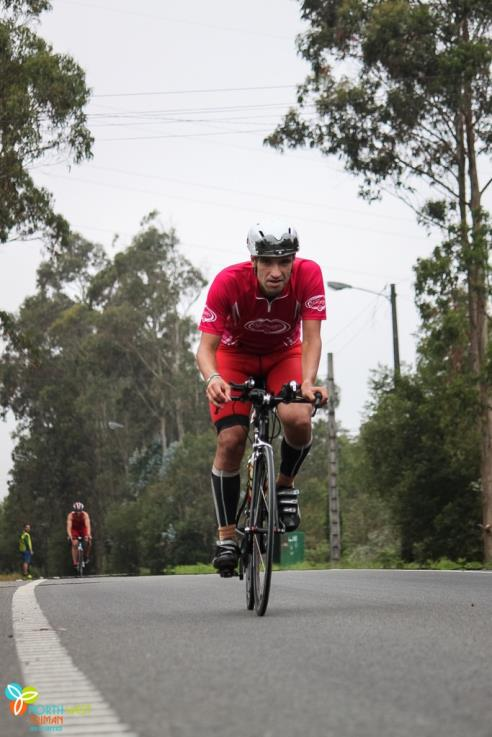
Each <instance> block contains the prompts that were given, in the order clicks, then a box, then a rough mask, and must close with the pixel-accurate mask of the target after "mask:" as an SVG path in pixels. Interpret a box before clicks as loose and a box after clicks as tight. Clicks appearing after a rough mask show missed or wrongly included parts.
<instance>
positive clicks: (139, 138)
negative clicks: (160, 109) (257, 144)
mask: <svg viewBox="0 0 492 737" xmlns="http://www.w3.org/2000/svg"><path fill="white" fill-rule="evenodd" d="M247 133H270V129H269V128H267V129H265V128H252V129H251V130H247V131H213V132H209V133H164V134H162V135H158V136H129V137H121V138H98V139H97V140H98V141H104V142H105V143H107V142H110V141H111V142H114V141H154V140H157V139H160V138H197V137H201V136H230V135H243V134H247Z"/></svg>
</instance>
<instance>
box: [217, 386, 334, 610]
mask: <svg viewBox="0 0 492 737" xmlns="http://www.w3.org/2000/svg"><path fill="white" fill-rule="evenodd" d="M230 386H231V388H232V389H233V390H234V391H236V392H239V395H238V396H234V397H233V399H234V400H236V401H237V400H239V401H244V402H251V405H252V411H251V418H250V422H251V424H252V426H253V437H252V438H250V440H251V455H250V457H249V459H248V463H247V482H246V492H245V495H244V499H243V501H242V503H241V504H240V507H239V511H238V514H237V517H236V534H237V536H238V540H239V549H240V557H239V578H240V580H243V579H244V580H245V581H246V607H247V608H248V609H250V610H252V609H255V611H256V614H257V615H258V616H259V617H262V616H263V615H264V614H265V612H266V610H267V606H268V598H269V595H270V583H271V578H272V564H273V549H274V544H275V537H276V536H277V535H281V534H282V533H284V532H285V529H284V526H283V525H282V523H281V522H280V521H279V517H278V510H277V492H276V485H275V464H274V456H273V448H272V441H273V439H274V438H275V437H277V435H278V434H279V432H280V420H279V418H278V416H277V412H276V408H277V407H278V405H279V404H281V403H282V402H285V403H293V402H296V403H303V404H311V402H310V401H309V400H308V399H304V398H303V397H301V396H300V394H299V386H298V384H297V383H296V382H295V381H291V382H290V383H289V384H284V386H283V387H282V389H281V390H280V392H279V394H278V395H273V394H271V393H270V392H268V391H267V389H266V388H265V387H264V386H261V385H260V386H258V385H257V381H255V379H253V378H250V379H247V380H246V381H245V382H244V383H243V384H234V383H231V384H230ZM320 406H321V394H320V393H319V392H316V401H315V402H314V409H313V416H314V415H315V414H316V411H317V409H318V408H319V407H320Z"/></svg>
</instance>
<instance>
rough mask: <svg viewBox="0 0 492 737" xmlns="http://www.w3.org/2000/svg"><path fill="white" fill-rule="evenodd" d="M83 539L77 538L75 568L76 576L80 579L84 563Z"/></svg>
mask: <svg viewBox="0 0 492 737" xmlns="http://www.w3.org/2000/svg"><path fill="white" fill-rule="evenodd" d="M83 541H84V538H83V537H80V535H79V536H78V537H77V566H76V568H75V570H76V573H77V576H78V577H79V578H82V576H83V575H84V569H85V561H84V542H83Z"/></svg>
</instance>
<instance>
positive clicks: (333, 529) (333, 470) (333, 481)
mask: <svg viewBox="0 0 492 737" xmlns="http://www.w3.org/2000/svg"><path fill="white" fill-rule="evenodd" d="M328 393H329V400H328V525H329V528H330V560H331V561H332V562H333V561H339V560H340V554H341V550H342V541H341V535H340V503H339V498H338V486H337V471H338V464H337V425H336V421H335V376H334V372H333V353H328Z"/></svg>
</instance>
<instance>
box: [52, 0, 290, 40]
mask: <svg viewBox="0 0 492 737" xmlns="http://www.w3.org/2000/svg"><path fill="white" fill-rule="evenodd" d="M65 1H66V0H65ZM71 4H72V5H79V6H80V7H82V8H90V9H91V10H99V11H103V12H107V13H118V14H119V15H135V16H139V17H140V18H152V19H153V20H161V21H166V22H167V23H180V24H183V25H192V26H201V27H203V28H212V29H214V30H218V31H227V32H228V33H231V32H232V33H242V34H246V35H248V36H263V37H265V38H274V39H277V40H279V41H290V42H292V41H293V40H294V39H293V38H292V36H279V35H277V34H273V33H263V32H262V31H248V30H247V29H246V28H233V27H232V28H231V27H228V26H218V25H214V24H212V23H204V22H203V21H197V20H183V19H181V18H169V17H165V16H162V15H152V14H150V13H137V12H136V11H134V10H121V8H105V7H102V6H101V5H92V4H91V3H86V2H80V0H71Z"/></svg>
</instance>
